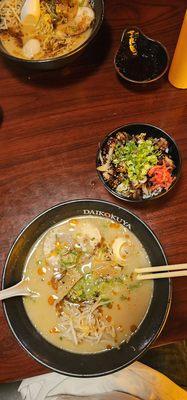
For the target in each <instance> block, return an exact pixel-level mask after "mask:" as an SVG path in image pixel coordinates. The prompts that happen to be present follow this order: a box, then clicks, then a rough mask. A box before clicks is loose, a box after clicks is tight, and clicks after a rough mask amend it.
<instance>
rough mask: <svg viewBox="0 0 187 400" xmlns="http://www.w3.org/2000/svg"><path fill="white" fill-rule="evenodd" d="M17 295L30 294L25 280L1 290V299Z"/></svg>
mask: <svg viewBox="0 0 187 400" xmlns="http://www.w3.org/2000/svg"><path fill="white" fill-rule="evenodd" d="M15 296H30V293H29V290H28V288H27V286H26V285H25V282H24V281H21V282H19V283H17V284H16V285H14V286H11V287H10V288H7V289H3V290H0V300H5V299H9V298H10V297H15Z"/></svg>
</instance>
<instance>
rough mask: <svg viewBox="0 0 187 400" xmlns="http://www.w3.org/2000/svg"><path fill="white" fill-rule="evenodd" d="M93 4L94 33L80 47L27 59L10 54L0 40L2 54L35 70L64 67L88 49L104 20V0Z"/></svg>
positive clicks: (95, 1) (94, 1) (94, 0)
mask: <svg viewBox="0 0 187 400" xmlns="http://www.w3.org/2000/svg"><path fill="white" fill-rule="evenodd" d="M92 5H93V9H94V12H95V20H94V24H93V28H92V33H91V35H90V36H89V38H88V39H87V40H86V41H85V42H84V43H82V44H81V45H80V46H79V47H77V48H76V49H75V50H73V51H71V52H70V53H67V54H65V55H63V56H60V57H56V58H48V59H46V60H26V59H23V58H19V57H15V56H13V55H11V54H9V53H8V52H7V50H6V49H5V48H4V46H3V44H2V42H1V41H0V55H1V56H3V57H5V58H6V59H8V60H10V61H13V62H15V63H16V64H17V65H19V66H21V67H24V68H28V69H35V70H43V71H48V70H53V69H58V68H63V67H65V66H66V65H67V64H70V63H73V62H74V60H75V59H76V58H77V57H78V56H80V55H81V54H82V52H83V51H84V50H85V49H86V47H87V46H88V45H89V44H90V43H91V42H92V41H93V39H94V38H95V36H96V35H97V33H98V31H99V28H100V27H101V24H102V21H103V17H104V2H103V0H93V1H92Z"/></svg>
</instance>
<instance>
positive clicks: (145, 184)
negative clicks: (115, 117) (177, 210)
mask: <svg viewBox="0 0 187 400" xmlns="http://www.w3.org/2000/svg"><path fill="white" fill-rule="evenodd" d="M96 165H97V172H98V175H99V178H100V179H101V181H102V183H103V184H104V186H105V188H106V189H107V190H108V191H109V192H110V193H112V194H113V195H114V196H115V197H118V198H120V199H122V200H125V201H130V202H142V201H146V200H153V199H157V198H158V197H162V196H164V195H165V194H166V193H168V192H169V191H170V190H171V189H172V188H173V187H174V186H175V184H176V182H177V180H178V178H179V176H180V172H181V157H180V154H179V150H178V147H177V145H176V143H175V141H174V140H173V139H172V138H171V136H169V135H168V134H167V133H166V132H164V131H163V130H161V129H159V128H157V127H156V126H153V125H149V124H128V125H124V126H122V127H119V128H117V129H115V130H114V131H113V132H111V133H109V134H108V135H107V136H106V137H105V139H104V140H103V142H102V143H101V145H100V148H99V150H98V153H97V160H96Z"/></svg>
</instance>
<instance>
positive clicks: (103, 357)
mask: <svg viewBox="0 0 187 400" xmlns="http://www.w3.org/2000/svg"><path fill="white" fill-rule="evenodd" d="M85 215H88V216H89V215H97V216H98V215H99V216H102V217H106V218H111V219H112V220H115V221H117V222H119V223H121V224H123V225H125V226H126V227H128V228H129V229H131V231H132V232H133V233H134V234H135V235H136V236H137V238H138V239H139V240H140V241H141V243H142V245H143V246H144V248H145V250H146V251H147V254H148V256H149V258H150V261H151V264H152V265H153V266H155V265H164V264H167V260H166V256H165V254H164V251H163V249H162V247H161V245H160V243H159V241H158V239H157V238H156V236H155V235H154V233H153V232H152V231H151V230H150V228H149V227H148V226H147V225H146V224H145V223H144V222H143V221H141V220H140V219H139V218H138V217H136V216H135V215H134V214H132V213H131V212H129V211H128V210H125V209H124V208H122V207H119V206H116V205H115V204H112V203H109V202H106V201H100V200H88V199H86V200H74V201H69V202H65V203H62V204H59V205H57V206H54V207H52V208H50V209H49V210H46V211H44V212H43V213H42V214H40V215H39V216H37V217H36V218H35V219H34V220H33V221H31V222H30V223H29V224H28V225H27V226H26V227H25V228H24V229H23V231H22V232H21V233H20V234H19V236H18V237H17V239H16V240H15V242H14V244H13V246H12V248H11V250H10V252H9V254H8V257H7V260H6V263H5V267H4V270H3V278H2V289H5V288H7V287H10V286H12V285H14V284H16V283H18V282H19V281H20V280H21V279H22V274H23V269H24V264H25V260H26V257H27V255H28V252H29V250H30V249H31V247H32V246H33V244H34V243H35V242H36V240H37V239H38V238H39V237H40V236H41V235H42V234H43V233H44V232H45V231H46V230H47V229H49V228H50V227H51V226H53V225H54V224H57V223H59V222H60V221H63V220H65V219H67V218H71V217H75V216H85ZM170 303H171V282H170V280H169V279H160V280H156V281H155V282H154V288H153V296H152V300H151V304H150V307H149V309H148V312H147V314H146V316H145V318H144V320H143V321H142V323H141V325H140V326H139V329H138V330H137V331H136V332H135V334H134V335H133V336H132V337H131V338H130V340H129V342H128V343H122V344H121V345H120V348H119V349H111V350H106V351H104V352H100V353H96V354H77V353H72V352H69V351H66V350H61V349H58V348H57V347H55V346H53V345H52V344H50V343H49V342H47V341H46V340H45V339H44V338H43V337H42V336H41V335H40V334H39V332H38V331H37V330H36V329H35V327H34V326H33V325H32V323H31V321H30V319H29V318H28V316H27V313H26V311H25V308H24V304H23V300H22V298H21V297H15V298H11V299H7V300H5V301H4V302H3V307H4V312H5V315H6V318H7V321H8V324H9V326H10V329H11V330H12V332H13V334H14V336H15V337H16V339H17V340H18V342H19V343H20V345H21V346H22V347H23V348H24V349H25V350H26V351H27V352H28V353H29V354H30V355H31V356H32V357H33V358H34V359H35V360H36V361H38V362H40V363H41V364H43V365H44V366H46V367H48V368H51V369H52V370H54V371H56V372H59V373H63V374H66V375H70V376H76V377H94V376H101V375H106V374H109V373H112V372H115V371H118V370H120V369H121V368H123V367H125V366H127V365H129V364H130V363H132V362H133V361H135V360H136V359H137V358H138V357H140V356H141V355H142V354H143V353H144V352H145V351H146V350H147V349H148V347H149V346H150V345H151V343H153V341H154V340H155V339H156V338H157V336H158V335H159V333H160V332H161V330H162V328H163V326H164V324H165V321H166V318H167V316H168V312H169V308H170ZM45 318H47V315H46V316H45Z"/></svg>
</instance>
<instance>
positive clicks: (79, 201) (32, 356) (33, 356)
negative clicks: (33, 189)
mask: <svg viewBox="0 0 187 400" xmlns="http://www.w3.org/2000/svg"><path fill="white" fill-rule="evenodd" d="M83 202H89V203H97V204H100V203H101V204H104V205H105V204H106V205H109V206H113V207H117V208H118V209H119V210H120V211H121V212H124V211H125V212H127V213H128V214H130V215H131V216H132V217H133V218H135V219H136V220H138V222H140V223H141V224H143V225H144V227H145V228H146V229H147V230H148V231H149V233H151V235H152V237H153V238H154V240H155V241H156V243H157V245H158V247H159V248H160V250H161V253H162V255H163V258H164V260H165V265H168V261H167V257H166V255H165V251H164V249H163V247H162V245H161V243H160V241H159V239H158V238H157V236H156V235H155V233H154V232H153V231H152V229H151V228H150V227H149V226H148V225H147V223H146V222H144V221H143V220H142V219H141V218H139V217H138V216H137V215H136V214H134V213H133V212H132V211H130V210H128V209H125V208H124V207H122V206H119V205H117V204H115V203H112V202H110V201H106V200H102V199H93V198H82V199H74V200H67V201H64V202H61V203H58V204H56V205H54V206H52V207H49V208H48V209H46V210H44V211H42V212H41V213H39V214H38V215H36V216H35V217H34V218H33V219H32V220H31V221H30V222H28V223H27V224H26V225H25V226H24V227H23V229H22V230H21V231H20V233H19V234H18V235H17V237H16V238H15V240H14V242H13V243H12V245H11V247H10V250H9V252H8V255H7V257H6V260H5V264H4V268H3V272H2V283H1V289H4V288H5V279H6V269H7V265H8V262H9V258H10V256H11V253H12V251H13V249H14V246H15V245H16V243H17V241H18V240H19V239H20V237H21V236H22V235H23V233H24V232H25V231H26V230H27V228H28V227H29V226H30V225H31V224H32V223H34V222H35V221H36V220H37V219H38V218H40V217H41V216H43V215H45V214H46V213H48V212H49V211H51V210H54V209H56V208H58V207H60V206H64V205H69V204H75V203H78V204H80V203H83ZM165 280H166V281H167V282H168V294H167V303H166V304H165V313H164V315H163V320H162V323H161V324H160V327H159V329H158V330H157V331H156V332H155V333H154V334H153V335H152V337H151V339H150V341H149V344H148V346H145V347H144V348H143V349H142V350H141V351H140V352H139V354H138V355H136V356H134V357H133V358H132V359H130V360H129V361H128V362H126V363H125V364H123V362H122V363H121V365H120V367H116V368H113V369H110V370H107V371H104V372H99V373H91V374H88V375H87V374H80V373H77V374H76V373H70V372H66V371H62V370H60V369H58V368H55V367H52V366H49V365H48V364H47V363H46V362H45V361H43V360H41V359H40V358H38V357H37V356H35V355H34V354H32V351H30V350H29V349H28V348H27V347H26V345H24V343H23V342H22V341H21V339H19V337H18V336H17V334H16V332H15V330H14V328H13V326H12V324H11V320H10V318H9V316H8V312H7V309H6V301H3V311H4V315H5V317H6V320H7V322H8V326H9V328H10V330H11V332H12V333H13V336H14V337H15V338H16V340H17V341H18V343H19V345H20V346H21V347H22V348H23V349H24V350H25V351H26V353H27V354H28V355H29V356H30V357H31V358H33V359H34V360H35V361H37V362H38V363H39V364H41V365H43V366H44V367H47V368H48V369H50V370H52V371H55V372H57V373H61V374H64V375H67V376H73V377H82V378H93V377H98V376H105V375H108V374H111V373H114V372H117V371H120V370H121V369H123V368H124V367H127V366H128V365H130V364H132V363H133V362H134V361H136V360H138V359H139V358H140V357H141V356H142V355H143V354H144V353H145V352H146V351H147V348H149V347H150V346H151V344H152V343H153V342H154V341H155V340H156V339H157V337H158V336H159V335H160V333H161V332H162V330H163V328H164V326H165V324H166V321H167V318H168V314H169V312H170V308H171V301H172V281H171V279H170V278H168V279H165ZM145 318H146V317H145ZM58 350H59V351H60V349H58ZM62 350H63V349H62ZM73 354H77V353H73ZM96 354H100V352H99V353H96ZM81 355H82V356H84V354H81ZM89 356H90V357H91V356H93V353H90V354H89Z"/></svg>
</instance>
